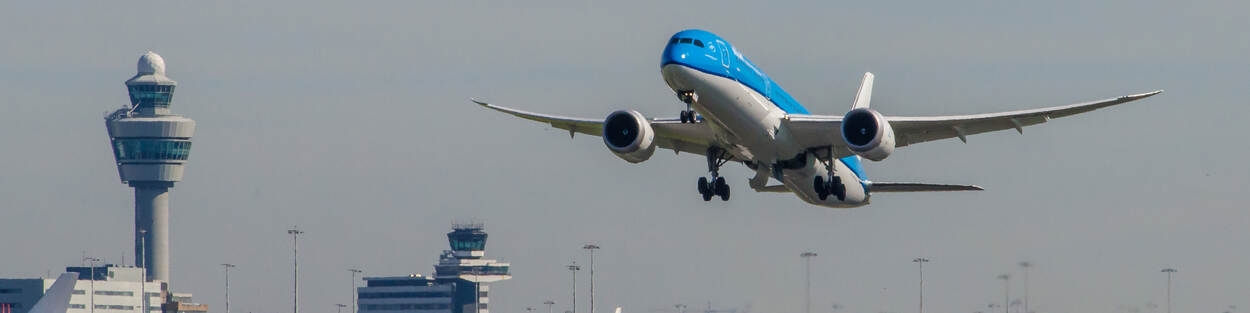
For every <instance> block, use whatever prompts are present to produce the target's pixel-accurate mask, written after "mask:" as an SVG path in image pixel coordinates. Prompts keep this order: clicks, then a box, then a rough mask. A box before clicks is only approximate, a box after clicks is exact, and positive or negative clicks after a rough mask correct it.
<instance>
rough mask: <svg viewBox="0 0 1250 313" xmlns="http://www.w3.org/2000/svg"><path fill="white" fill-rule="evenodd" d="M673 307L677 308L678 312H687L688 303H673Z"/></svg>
mask: <svg viewBox="0 0 1250 313" xmlns="http://www.w3.org/2000/svg"><path fill="white" fill-rule="evenodd" d="M673 308H674V309H677V313H686V305H685V304H680V303H678V304H676V305H673Z"/></svg>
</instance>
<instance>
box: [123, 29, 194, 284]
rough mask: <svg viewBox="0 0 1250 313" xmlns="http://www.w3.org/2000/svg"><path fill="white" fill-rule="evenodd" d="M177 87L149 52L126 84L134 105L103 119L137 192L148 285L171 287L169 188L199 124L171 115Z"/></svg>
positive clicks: (138, 253)
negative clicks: (158, 282) (157, 283)
mask: <svg viewBox="0 0 1250 313" xmlns="http://www.w3.org/2000/svg"><path fill="white" fill-rule="evenodd" d="M177 86H178V83H177V82H175V81H174V80H172V79H169V77H167V76H165V60H164V59H162V58H161V56H160V55H157V54H156V53H152V52H150V51H149V52H148V53H145V54H144V55H143V56H142V57H139V70H138V73H137V74H135V76H134V77H131V78H130V79H129V80H127V81H126V89H127V90H128V91H129V92H130V105H129V106H125V107H123V108H122V109H119V110H117V111H113V112H112V113H110V114H109V115H108V116H106V117H105V118H104V119H105V126H106V127H107V128H108V134H109V139H110V140H111V141H112V146H113V157H114V158H115V160H116V161H117V172H118V174H119V175H121V180H122V183H126V184H129V185H130V187H133V188H134V189H135V260H138V262H137V264H136V265H138V266H141V267H144V268H146V269H147V280H161V281H165V282H169V279H170V277H169V188H172V187H173V186H174V183H175V182H179V181H182V169H183V165H184V164H185V163H186V162H187V156H188V155H189V154H190V150H191V135H192V133H194V132H195V121H193V120H191V119H189V118H185V117H182V116H179V115H173V114H171V113H170V112H169V105H170V103H171V100H172V99H173V96H174V87H177Z"/></svg>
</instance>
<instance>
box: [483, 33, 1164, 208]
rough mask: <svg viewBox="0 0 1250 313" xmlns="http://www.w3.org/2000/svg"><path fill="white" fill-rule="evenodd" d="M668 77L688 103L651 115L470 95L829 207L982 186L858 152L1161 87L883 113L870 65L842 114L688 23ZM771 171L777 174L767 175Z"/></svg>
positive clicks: (619, 148) (1073, 110)
mask: <svg viewBox="0 0 1250 313" xmlns="http://www.w3.org/2000/svg"><path fill="white" fill-rule="evenodd" d="M660 73H661V74H662V76H663V78H664V82H665V83H666V84H668V86H669V87H670V88H671V89H672V90H673V92H674V93H676V95H677V98H678V100H680V101H681V102H682V103H684V104H685V110H682V111H681V112H680V113H679V114H678V116H679V117H678V118H671V117H670V118H652V119H647V118H646V117H644V116H643V115H642V114H641V113H638V111H634V110H618V111H614V112H612V113H610V114H608V116H607V118H605V119H602V120H600V119H589V118H576V117H566V116H560V115H551V114H541V113H533V112H528V111H523V110H518V109H514V108H510V107H505V106H499V105H495V104H490V103H487V102H484V101H481V100H479V99H476V98H474V99H471V101H472V102H474V103H476V104H478V105H480V106H483V107H486V108H489V109H493V110H496V111H500V112H503V113H507V114H511V115H514V116H517V117H520V118H524V119H528V120H533V121H537V122H541V123H546V124H550V125H551V126H553V127H555V128H559V129H564V130H568V131H569V136H570V137H571V136H573V135H574V134H575V133H582V134H588V135H594V136H600V137H603V142H604V144H605V145H607V147H608V149H609V150H611V151H612V153H613V154H615V155H616V156H617V157H620V158H621V159H624V160H625V161H628V162H630V163H639V162H642V161H646V160H647V159H649V158H650V157H651V155H652V154H654V153H655V150H656V148H657V147H659V148H664V149H670V150H673V152H674V153H681V152H687V153H693V154H701V155H703V156H705V157H706V160H707V171H708V173H709V175H708V176H707V177H699V179H698V183H697V190H698V191H699V194H700V195H701V196H702V197H703V200H704V201H711V199H712V198H713V197H716V196H719V197H720V198H721V200H722V201H728V200H729V194H730V193H729V185H728V184H727V183H726V181H725V178H724V177H723V176H721V175H720V168H721V166H723V165H725V164H727V163H729V162H738V163H742V164H743V165H746V167H747V168H750V169H751V170H753V171H755V176H754V177H753V178H750V179H749V180H748V185H749V186H750V187H751V189H753V190H755V191H757V192H790V193H794V194H795V195H796V196H798V197H799V199H802V200H803V201H805V202H807V203H810V204H813V205H818V206H825V207H831V208H852V207H859V206H864V205H867V204H869V198H870V196H871V194H873V193H882V192H921V191H965V190H984V189H983V188H981V187H979V186H976V185H949V184H928V183H896V182H877V181H872V180H869V179H868V176H867V175H866V173H865V172H864V168H863V164H862V163H863V162H861V160H862V159H868V160H872V161H881V160H884V159H885V158H886V157H889V156H890V155H891V154H892V153H893V152H894V149H895V148H899V147H905V146H909V145H913V144H918V143H922V142H928V141H936V140H941V139H949V138H959V140H961V141H963V142H965V143H967V142H968V138H967V137H968V136H971V135H975V134H980V133H985V132H991V131H999V130H1009V129H1014V130H1016V131H1017V132H1019V133H1020V134H1024V130H1023V128H1024V127H1025V126H1031V125H1035V124H1041V123H1045V122H1047V121H1049V120H1051V119H1054V118H1060V117H1066V116H1070V115H1076V114H1080V113H1085V112H1089V111H1093V110H1097V109H1101V108H1105V107H1109V106H1113V105H1117V104H1121V103H1125V102H1130V101H1135V100H1140V99H1143V98H1146V97H1150V96H1154V95H1157V94H1159V93H1161V92H1163V90H1156V91H1152V92H1147V93H1140V94H1133V95H1127V96H1122V97H1117V98H1111V99H1106V100H1097V101H1091V102H1084V103H1078V104H1071V105H1064V106H1055V107H1048V108H1042V109H1032V110H1020V111H1010V112H1000V113H985V114H972V115H951V116H919V117H913V116H886V115H883V114H881V113H880V112H878V111H876V110H874V109H872V108H870V106H869V104H870V102H871V100H872V86H873V80H874V75H873V74H872V73H871V72H869V73H864V77H863V80H862V81H861V83H860V85H859V90H858V91H857V92H856V93H855V98H854V100H853V101H852V102H851V110H850V111H849V112H847V113H846V114H845V115H842V116H834V115H815V114H811V113H810V112H809V111H808V110H807V108H805V107H803V106H802V105H800V104H799V102H798V101H796V100H795V99H794V98H793V97H791V96H790V94H788V93H786V91H785V90H784V89H782V88H781V86H778V85H777V83H776V82H774V81H773V80H772V79H771V78H769V76H768V75H765V74H764V72H762V71H761V70H760V69H759V67H757V66H755V64H754V63H752V62H751V61H750V60H749V59H747V57H746V56H744V55H743V54H742V53H741V52H739V51H738V49H737V48H735V47H734V46H733V45H731V44H730V43H729V42H728V41H727V40H725V39H723V38H721V37H720V36H717V35H716V34H713V33H711V32H708V31H704V30H698V29H690V30H683V31H680V32H678V33H676V34H674V35H673V36H672V37H671V38H669V40H668V42H667V45H665V47H664V52H663V53H662V54H661V55H660ZM770 179H772V180H776V181H779V182H780V184H771V185H770V184H769V182H770Z"/></svg>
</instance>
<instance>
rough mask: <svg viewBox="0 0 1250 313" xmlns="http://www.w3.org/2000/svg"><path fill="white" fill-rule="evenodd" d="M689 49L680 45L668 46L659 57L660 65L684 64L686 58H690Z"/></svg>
mask: <svg viewBox="0 0 1250 313" xmlns="http://www.w3.org/2000/svg"><path fill="white" fill-rule="evenodd" d="M690 56H691V54H690V49H689V48H688V47H684V46H682V45H669V46H668V47H667V48H665V49H664V53H663V54H662V55H661V56H660V65H661V66H663V65H667V64H670V63H677V64H686V63H687V62H688V61H687V58H690Z"/></svg>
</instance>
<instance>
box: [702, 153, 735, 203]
mask: <svg viewBox="0 0 1250 313" xmlns="http://www.w3.org/2000/svg"><path fill="white" fill-rule="evenodd" d="M732 158H733V156H731V155H729V153H728V152H726V151H725V150H722V149H720V148H716V147H711V148H708V149H707V170H708V172H711V174H712V177H711V179H710V180H709V179H708V177H699V185H698V187H699V195H702V196H703V201H712V197H714V196H720V199H721V201H729V184H727V183H725V178H724V177H721V176H720V166H721V165H725V163H726V162H729V160H730V159H732Z"/></svg>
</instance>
